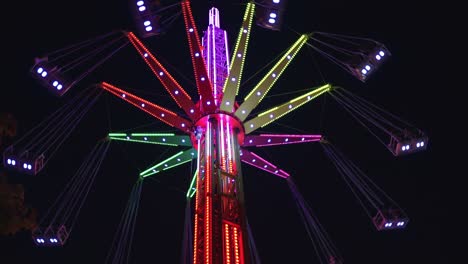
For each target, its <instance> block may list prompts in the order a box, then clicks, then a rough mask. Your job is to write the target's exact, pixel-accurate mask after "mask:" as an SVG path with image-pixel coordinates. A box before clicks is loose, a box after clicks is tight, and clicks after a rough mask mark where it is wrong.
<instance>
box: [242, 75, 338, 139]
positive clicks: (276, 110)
mask: <svg viewBox="0 0 468 264" xmlns="http://www.w3.org/2000/svg"><path fill="white" fill-rule="evenodd" d="M331 88H332V86H331V85H330V84H325V85H322V86H320V87H318V88H316V89H314V90H312V91H310V92H307V93H306V94H303V95H301V96H299V97H296V98H294V99H292V100H290V101H289V102H287V103H284V104H282V105H279V106H276V107H273V108H271V109H269V110H267V111H265V112H263V113H260V114H258V115H257V116H256V117H254V118H252V119H250V120H249V121H247V122H245V124H244V126H245V134H249V133H251V132H252V131H255V130H256V129H258V128H260V127H264V126H266V125H268V124H270V123H271V122H273V121H275V120H278V119H279V118H281V117H282V116H284V115H286V114H287V113H289V112H292V111H293V110H295V109H297V108H299V107H300V106H302V105H303V104H305V103H307V102H309V101H310V100H312V99H314V98H316V97H317V96H319V95H321V94H323V93H325V92H328V91H330V89H331Z"/></svg>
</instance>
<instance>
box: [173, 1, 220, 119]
mask: <svg viewBox="0 0 468 264" xmlns="http://www.w3.org/2000/svg"><path fill="white" fill-rule="evenodd" d="M181 5H182V13H183V15H184V21H185V30H186V32H187V38H188V42H189V47H190V56H191V57H192V64H193V70H194V75H195V81H196V84H197V88H198V94H199V95H200V97H201V104H202V105H203V108H202V109H206V110H208V111H209V112H214V110H215V109H216V105H215V102H214V97H213V88H212V85H211V81H210V78H208V72H207V70H206V64H205V59H204V58H203V56H202V46H201V44H200V38H199V37H198V31H197V26H196V25H195V21H194V19H193V16H192V10H191V8H190V1H188V0H183V1H182V2H181Z"/></svg>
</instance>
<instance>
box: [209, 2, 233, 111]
mask: <svg viewBox="0 0 468 264" xmlns="http://www.w3.org/2000/svg"><path fill="white" fill-rule="evenodd" d="M202 45H203V56H204V58H205V62H206V68H207V70H208V76H209V78H210V80H211V83H212V85H213V95H214V98H215V102H216V105H219V102H220V100H221V99H222V98H221V96H222V93H223V85H224V80H226V77H227V75H228V72H229V52H228V43H227V33H226V31H225V30H222V29H221V28H220V23H219V11H218V9H217V8H215V7H213V8H211V9H210V12H209V23H208V28H207V29H206V31H205V34H204V36H203V39H202Z"/></svg>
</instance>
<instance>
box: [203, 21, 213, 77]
mask: <svg viewBox="0 0 468 264" xmlns="http://www.w3.org/2000/svg"><path fill="white" fill-rule="evenodd" d="M206 34H207V37H206V49H203V52H206V64H207V65H206V70H207V71H208V76H209V77H211V76H212V75H211V56H212V54H211V53H210V50H211V48H210V47H211V41H210V39H211V37H210V34H211V30H210V26H209V25H208V30H207V32H206Z"/></svg>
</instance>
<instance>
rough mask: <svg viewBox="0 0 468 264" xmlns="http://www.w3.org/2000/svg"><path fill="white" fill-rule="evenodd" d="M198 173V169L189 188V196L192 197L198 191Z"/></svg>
mask: <svg viewBox="0 0 468 264" xmlns="http://www.w3.org/2000/svg"><path fill="white" fill-rule="evenodd" d="M197 175H198V169H197V170H196V171H195V173H194V174H193V177H192V181H191V182H190V187H189V189H188V190H187V195H186V196H187V198H192V197H193V195H194V194H195V193H196V192H197Z"/></svg>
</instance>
